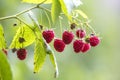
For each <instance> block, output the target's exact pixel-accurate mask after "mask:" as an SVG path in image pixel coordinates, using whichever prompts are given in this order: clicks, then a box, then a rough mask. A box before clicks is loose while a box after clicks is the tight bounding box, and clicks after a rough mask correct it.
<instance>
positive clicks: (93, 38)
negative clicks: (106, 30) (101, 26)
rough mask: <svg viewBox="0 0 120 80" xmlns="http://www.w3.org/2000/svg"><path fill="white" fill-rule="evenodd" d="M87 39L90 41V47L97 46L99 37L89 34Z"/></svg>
mask: <svg viewBox="0 0 120 80" xmlns="http://www.w3.org/2000/svg"><path fill="white" fill-rule="evenodd" d="M89 41H90V45H91V46H92V47H95V46H97V45H98V44H99V43H100V38H99V37H97V36H91V37H90V39H89Z"/></svg>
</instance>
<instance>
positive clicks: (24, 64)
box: [0, 0, 120, 80]
mask: <svg viewBox="0 0 120 80" xmlns="http://www.w3.org/2000/svg"><path fill="white" fill-rule="evenodd" d="M82 2H83V5H81V6H80V9H81V10H83V11H84V12H85V13H86V14H87V15H88V16H89V18H90V19H91V20H92V22H91V25H92V26H93V27H94V29H95V30H96V32H98V33H99V34H100V37H101V38H102V40H101V44H100V45H99V46H98V47H95V48H92V49H91V50H90V51H89V52H88V53H85V54H75V53H74V52H73V49H72V45H70V46H67V47H66V49H65V51H64V52H63V53H57V52H55V55H56V58H57V62H58V67H59V72H60V74H59V77H58V78H57V79H55V78H53V75H54V69H53V66H52V64H51V63H50V61H49V58H48V56H47V58H46V62H45V64H44V66H43V68H42V71H41V72H40V73H38V74H33V52H34V51H33V47H34V45H32V46H30V47H28V48H27V49H28V56H27V59H26V60H24V61H20V60H18V59H17V57H16V54H13V53H12V52H11V51H9V55H8V60H9V62H10V65H11V68H12V72H13V77H14V80H120V69H119V68H120V62H119V60H120V43H119V41H120V32H119V30H120V27H119V23H120V0H82ZM30 6H32V5H28V4H24V3H21V2H20V0H0V17H3V16H7V15H12V14H15V13H17V12H19V11H21V10H23V9H26V8H28V7H30ZM25 20H26V21H27V18H26V19H25ZM28 21H29V20H28ZM0 23H1V24H2V25H3V26H4V30H5V38H6V39H7V43H8V45H9V44H10V42H11V41H12V38H13V36H14V35H15V30H16V29H17V27H13V24H14V23H17V21H16V20H5V21H2V22H0ZM63 26H65V25H63ZM63 29H64V28H63ZM55 30H56V29H55ZM56 34H57V35H58V37H60V35H59V33H57V30H56ZM51 45H52V44H51ZM0 65H2V64H0ZM6 77H7V76H6Z"/></svg>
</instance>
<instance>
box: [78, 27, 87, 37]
mask: <svg viewBox="0 0 120 80" xmlns="http://www.w3.org/2000/svg"><path fill="white" fill-rule="evenodd" d="M85 35H86V32H85V30H82V29H78V30H77V31H76V36H77V37H78V38H84V37H85Z"/></svg>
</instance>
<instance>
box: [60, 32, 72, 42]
mask: <svg viewBox="0 0 120 80" xmlns="http://www.w3.org/2000/svg"><path fill="white" fill-rule="evenodd" d="M73 38H74V35H73V33H72V32H69V31H64V32H63V35H62V40H63V42H64V43H65V44H70V43H71V42H72V40H73Z"/></svg>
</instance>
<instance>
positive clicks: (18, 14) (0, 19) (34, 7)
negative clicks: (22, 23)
mask: <svg viewBox="0 0 120 80" xmlns="http://www.w3.org/2000/svg"><path fill="white" fill-rule="evenodd" d="M45 1H47V0H44V1H43V2H41V3H39V4H37V5H35V6H33V7H31V8H29V9H26V10H24V11H21V12H19V13H17V14H15V15H11V16H6V17H2V18H0V21H2V20H6V19H13V18H16V17H17V16H20V15H22V14H24V13H26V12H28V11H30V10H33V9H36V8H41V9H45V10H47V9H46V8H44V7H42V6H40V5H41V4H43V3H44V2H45ZM47 11H48V10H47Z"/></svg>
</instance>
